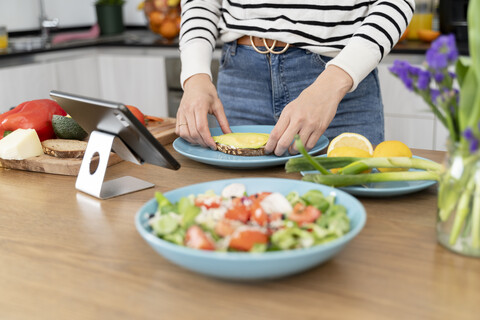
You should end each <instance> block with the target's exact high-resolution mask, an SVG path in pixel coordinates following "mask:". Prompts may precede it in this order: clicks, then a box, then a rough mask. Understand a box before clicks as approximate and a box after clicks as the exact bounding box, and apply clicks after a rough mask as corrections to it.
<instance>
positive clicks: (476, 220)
mask: <svg viewBox="0 0 480 320" xmlns="http://www.w3.org/2000/svg"><path fill="white" fill-rule="evenodd" d="M475 180H476V187H475V194H474V195H473V208H472V247H473V248H475V249H478V248H480V181H479V180H480V172H477V173H476V178H475Z"/></svg>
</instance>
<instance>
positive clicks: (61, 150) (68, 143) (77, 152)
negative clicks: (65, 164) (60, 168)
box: [42, 139, 87, 159]
mask: <svg viewBox="0 0 480 320" xmlns="http://www.w3.org/2000/svg"><path fill="white" fill-rule="evenodd" d="M42 149H43V153H45V154H47V155H49V156H53V157H56V158H77V159H78V158H83V156H84V154H85V149H87V142H86V141H80V140H70V139H49V140H44V141H43V142H42Z"/></svg>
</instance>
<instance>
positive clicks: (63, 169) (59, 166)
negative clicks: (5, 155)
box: [0, 118, 177, 176]
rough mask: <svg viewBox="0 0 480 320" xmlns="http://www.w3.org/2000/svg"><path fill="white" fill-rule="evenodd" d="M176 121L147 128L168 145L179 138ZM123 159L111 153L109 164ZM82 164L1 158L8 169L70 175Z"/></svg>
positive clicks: (166, 120)
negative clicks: (176, 132) (176, 131)
mask: <svg viewBox="0 0 480 320" xmlns="http://www.w3.org/2000/svg"><path fill="white" fill-rule="evenodd" d="M175 123H176V120H175V119H174V118H164V121H163V122H155V121H150V122H149V123H148V124H147V129H148V130H149V131H150V133H151V134H152V135H153V136H154V137H155V138H156V139H157V140H158V141H159V142H160V143H161V144H162V145H166V144H169V143H172V141H173V140H175V138H177V135H176V134H175ZM98 160H99V158H98V157H94V158H92V165H94V166H96V164H97V163H98ZM121 161H123V160H122V159H121V158H120V157H119V156H117V155H116V154H114V153H111V154H110V158H109V159H108V166H113V165H114V164H117V163H119V162H121ZM81 164H82V159H73V158H55V157H53V156H49V155H46V154H43V155H40V156H38V157H32V158H28V159H24V160H5V159H0V167H3V168H7V169H15V170H25V171H33V172H42V173H52V174H61V175H69V176H77V175H78V171H79V170H80V165H81Z"/></svg>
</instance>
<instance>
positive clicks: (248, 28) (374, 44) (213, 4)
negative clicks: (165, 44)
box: [180, 0, 415, 90]
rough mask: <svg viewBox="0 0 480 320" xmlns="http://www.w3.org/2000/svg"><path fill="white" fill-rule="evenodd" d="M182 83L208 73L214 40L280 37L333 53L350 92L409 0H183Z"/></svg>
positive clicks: (388, 41)
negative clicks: (350, 83)
mask: <svg viewBox="0 0 480 320" xmlns="http://www.w3.org/2000/svg"><path fill="white" fill-rule="evenodd" d="M181 6H182V22H181V30H180V52H181V60H182V73H181V79H180V80H181V83H182V85H183V83H184V82H185V80H186V79H188V78H189V77H191V76H192V75H194V74H198V73H206V74H209V75H210V76H211V71H210V64H211V59H212V53H213V50H214V48H215V43H216V41H217V39H218V38H219V39H220V40H221V41H223V42H229V41H233V40H236V39H238V38H240V37H241V36H243V35H253V36H257V37H262V38H266V39H273V40H279V41H283V42H286V43H290V44H292V45H294V46H296V47H300V48H303V49H306V50H309V51H311V52H314V53H318V54H322V55H325V56H329V57H333V59H332V60H330V62H329V63H328V65H330V64H332V65H336V66H338V67H340V68H342V69H343V70H344V71H346V72H347V73H348V74H349V75H350V76H351V77H352V79H353V82H354V85H353V88H352V90H354V89H355V88H356V87H357V85H358V83H359V82H360V81H362V80H363V79H364V78H365V77H366V76H367V75H368V74H369V73H370V72H371V71H372V70H373V69H374V68H375V67H376V66H377V65H378V63H379V62H380V61H381V59H382V58H383V57H385V55H387V54H388V53H389V52H390V50H391V49H392V47H393V46H394V45H395V44H396V43H397V41H398V40H399V38H400V37H401V35H402V34H403V32H404V31H405V29H406V27H407V25H408V23H409V22H410V20H411V18H412V15H413V12H414V8H415V2H414V0H302V1H300V0H299V1H294V0H182V1H181Z"/></svg>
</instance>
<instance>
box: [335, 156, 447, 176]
mask: <svg viewBox="0 0 480 320" xmlns="http://www.w3.org/2000/svg"><path fill="white" fill-rule="evenodd" d="M371 168H412V169H423V170H431V171H437V172H441V171H443V166H442V165H441V164H439V163H436V162H433V161H430V160H424V159H417V158H409V157H385V158H383V157H375V158H365V159H362V160H360V161H356V162H353V163H351V164H349V165H347V166H345V167H343V168H342V169H340V170H339V173H341V174H357V173H361V172H363V171H365V170H367V169H371Z"/></svg>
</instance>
